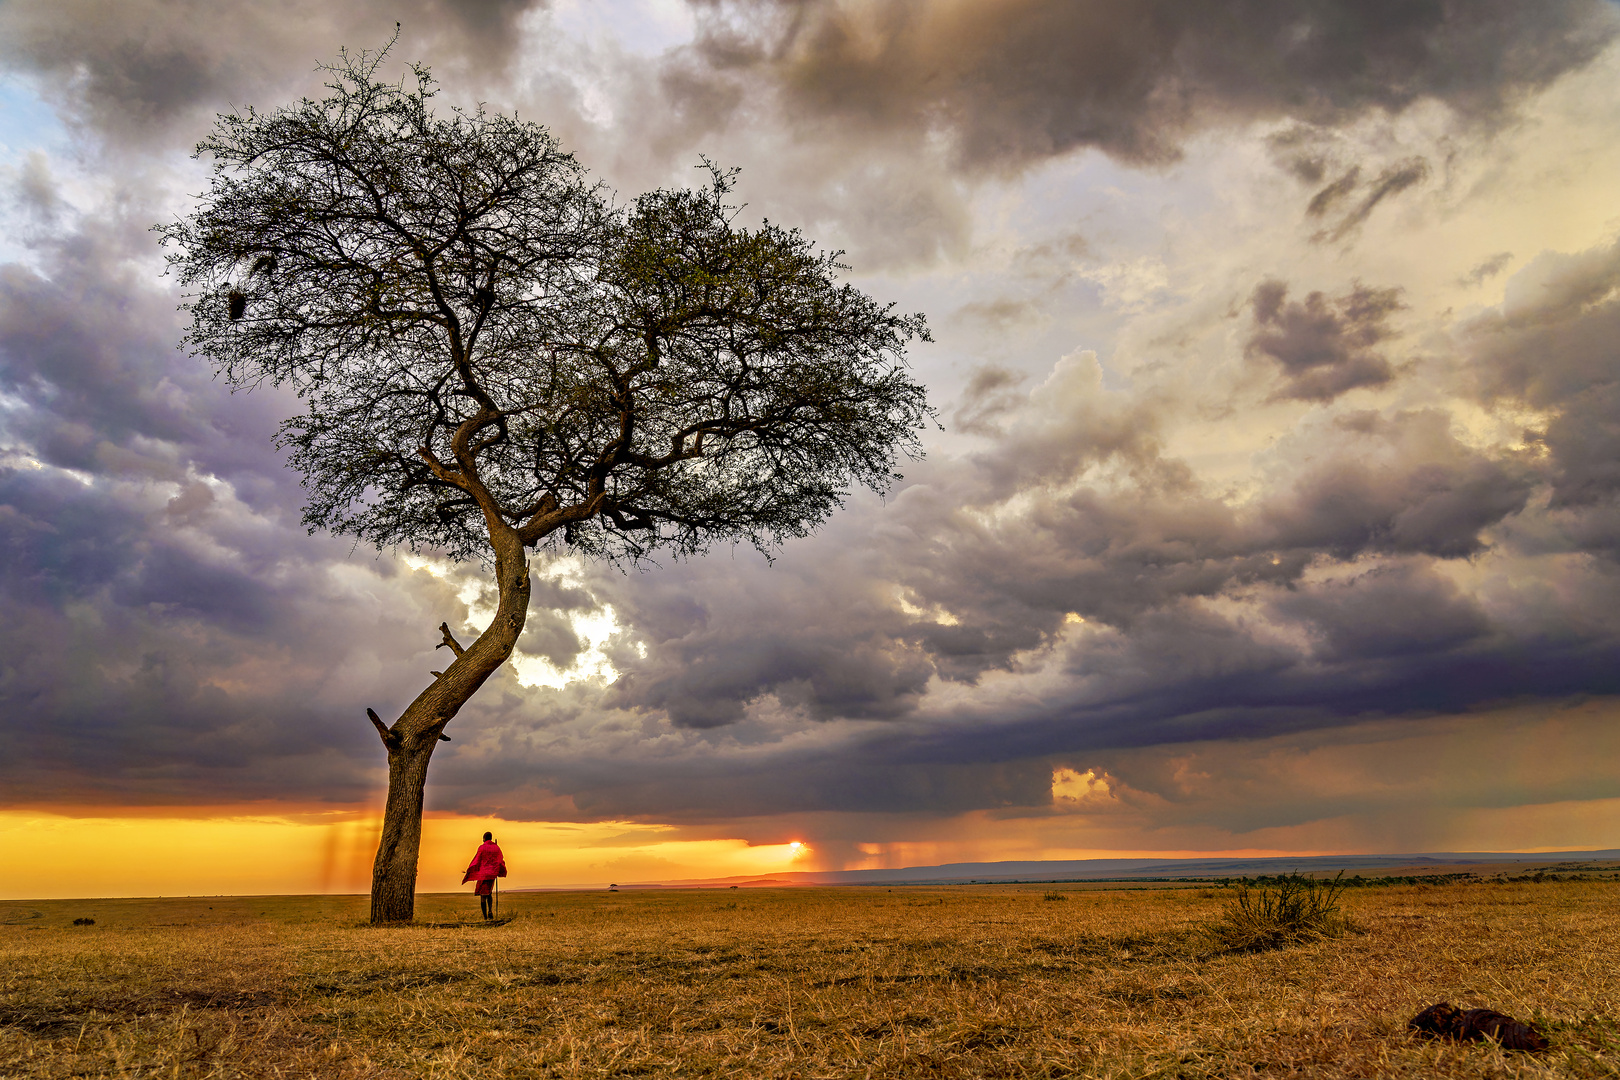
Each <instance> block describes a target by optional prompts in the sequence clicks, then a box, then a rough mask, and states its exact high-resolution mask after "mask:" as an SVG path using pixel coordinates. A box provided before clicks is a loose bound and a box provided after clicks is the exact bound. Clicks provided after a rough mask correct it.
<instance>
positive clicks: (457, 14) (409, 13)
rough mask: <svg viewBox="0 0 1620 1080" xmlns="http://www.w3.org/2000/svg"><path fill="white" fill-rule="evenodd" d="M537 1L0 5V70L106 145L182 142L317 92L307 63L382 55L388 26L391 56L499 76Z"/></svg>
mask: <svg viewBox="0 0 1620 1080" xmlns="http://www.w3.org/2000/svg"><path fill="white" fill-rule="evenodd" d="M543 3H544V0H403V2H395V3H390V4H383V3H376V2H372V0H355V2H347V3H338V4H327V3H312V2H308V0H295V2H292V3H284V4H251V3H242V2H214V0H137V2H134V3H120V4H104V3H99V2H97V0H60V2H57V0H18V2H15V3H8V4H6V5H5V6H4V7H3V8H0V64H3V65H4V66H6V67H8V68H10V69H12V70H15V71H25V72H29V73H31V74H34V75H38V76H41V77H43V78H44V79H45V81H46V85H47V86H50V87H53V88H55V89H56V90H57V91H58V93H59V94H60V95H61V98H62V100H64V101H65V102H67V103H69V104H70V105H71V106H72V107H73V108H75V109H76V110H77V111H78V112H79V113H80V115H81V118H82V119H83V120H84V121H86V122H88V123H90V124H91V125H93V126H94V127H95V128H96V129H97V130H98V131H99V132H100V133H101V134H102V135H103V136H105V137H108V138H111V139H112V140H114V141H115V142H119V143H139V142H142V141H145V140H151V139H162V138H163V137H164V136H165V135H166V134H170V133H172V132H173V131H175V130H176V129H179V130H180V134H181V138H182V139H185V140H190V139H192V138H194V137H195V132H194V131H193V130H191V129H192V128H193V127H194V126H195V124H196V122H197V120H198V119H200V118H206V117H207V116H209V115H210V114H212V113H214V112H218V111H223V110H225V109H226V108H227V107H229V106H231V105H238V106H240V105H248V104H255V103H261V102H262V101H263V99H264V96H265V95H270V96H272V98H273V99H274V100H277V101H279V99H280V98H281V97H282V96H284V95H285V94H286V93H287V92H289V91H291V90H295V89H296V90H307V89H311V88H313V87H315V86H318V85H319V76H318V75H317V74H316V73H315V72H314V71H313V68H314V66H315V64H316V63H317V62H319V61H323V60H328V59H330V58H331V57H332V56H333V55H334V54H335V53H336V52H337V50H338V48H339V47H348V48H350V49H376V48H380V47H381V46H382V45H383V44H385V43H386V42H387V41H388V40H389V38H390V37H391V36H392V35H393V33H394V24H395V22H396V21H398V22H400V23H402V24H403V27H404V29H403V34H402V37H401V41H400V43H399V46H398V47H397V49H398V51H397V53H396V58H404V59H414V58H416V57H417V56H420V55H423V54H432V55H434V56H436V57H438V58H439V60H440V62H441V63H442V64H444V65H445V66H447V67H449V68H451V69H452V70H460V71H463V72H465V73H466V74H468V75H472V76H475V77H481V78H484V79H488V78H490V77H491V76H498V75H499V74H501V73H502V72H503V70H504V68H505V65H506V63H507V62H508V61H509V60H510V59H511V57H512V50H513V48H514V46H515V44H516V41H517V40H518V35H517V34H516V33H515V24H516V20H517V19H518V17H519V16H521V15H522V14H523V13H524V12H525V11H527V10H529V9H530V8H532V7H537V6H543ZM198 114H201V117H199V115H198Z"/></svg>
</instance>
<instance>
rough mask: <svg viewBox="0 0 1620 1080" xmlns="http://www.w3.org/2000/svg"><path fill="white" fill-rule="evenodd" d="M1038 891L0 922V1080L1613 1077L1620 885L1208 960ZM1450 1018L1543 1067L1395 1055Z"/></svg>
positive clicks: (1374, 915) (5, 910)
mask: <svg viewBox="0 0 1620 1080" xmlns="http://www.w3.org/2000/svg"><path fill="white" fill-rule="evenodd" d="M1052 891H1054V890H1052V889H1051V888H1050V887H1049V886H1032V887H1024V888H1018V887H960V888H949V889H946V888H940V889H920V888H907V889H895V890H894V891H892V892H889V891H885V890H883V889H815V890H801V891H758V892H754V891H743V890H738V891H720V892H710V891H704V892H678V893H677V892H669V893H656V892H628V893H621V894H605V893H597V894H586V893H572V894H559V893H553V894H529V895H524V896H519V897H517V898H513V897H510V896H509V897H505V898H503V903H504V905H505V906H507V907H509V908H510V909H511V910H512V912H513V913H514V914H515V915H516V916H517V917H516V919H515V920H514V921H513V922H512V923H511V924H510V925H507V926H504V927H499V928H496V929H486V928H482V927H477V928H468V929H422V928H401V929H387V930H373V929H370V928H367V927H364V926H363V925H360V923H359V920H360V919H361V918H362V917H363V914H364V910H365V901H364V900H363V899H362V898H358V897H354V898H350V897H341V898H278V899H259V900H255V899H215V900H161V901H154V900H147V901H50V902H34V903H0V954H3V955H0V1025H3V1027H0V1076H5V1077H18V1076H27V1077H68V1076H76V1077H101V1076H106V1077H130V1078H134V1077H158V1076H162V1077H207V1076H220V1077H236V1076H251V1077H368V1078H371V1077H395V1076H397V1077H542V1076H544V1077H575V1076H580V1077H587V1076H589V1077H598V1076H632V1075H646V1076H739V1077H778V1076H779V1077H789V1076H791V1077H806V1078H809V1077H856V1076H859V1077H865V1076H870V1077H882V1078H888V1077H958V1076H959V1077H980V1076H986V1077H1062V1076H1084V1077H1144V1078H1145V1077H1206V1076H1208V1077H1215V1076H1220V1077H1245V1076H1257V1075H1263V1076H1286V1075H1299V1076H1322V1077H1368V1076H1412V1077H1448V1078H1449V1077H1507V1076H1573V1077H1598V1076H1615V1075H1617V1074H1620V1026H1617V1024H1616V1022H1615V1020H1614V1019H1613V1018H1614V1017H1615V1016H1616V1015H1617V1014H1620V962H1617V961H1620V904H1617V901H1620V885H1616V884H1600V883H1593V882H1547V883H1544V884H1536V883H1517V884H1478V885H1445V886H1438V887H1435V886H1427V885H1416V886H1399V887H1392V888H1369V889H1358V890H1352V891H1351V892H1349V893H1347V894H1346V895H1345V896H1344V898H1343V901H1342V902H1343V905H1344V907H1345V909H1346V912H1347V914H1348V915H1349V916H1350V917H1351V919H1352V920H1353V921H1354V923H1355V924H1356V925H1357V926H1358V927H1360V928H1361V932H1360V933H1355V934H1350V935H1348V936H1345V937H1339V938H1330V939H1322V940H1317V941H1313V942H1309V943H1307V944H1303V945H1300V946H1296V947H1292V948H1287V949H1281V950H1277V951H1272V952H1264V953H1257V954H1252V955H1223V956H1206V955H1204V954H1205V952H1206V951H1207V950H1206V949H1205V947H1204V938H1203V935H1202V930H1201V928H1202V927H1204V926H1205V925H1207V924H1208V923H1210V922H1211V921H1213V920H1216V919H1218V918H1219V917H1220V915H1221V913H1222V911H1223V907H1224V904H1223V898H1222V894H1221V893H1217V892H1216V891H1215V890H1198V889H1151V890H1150V889H1142V890H1123V889H1117V888H1116V889H1086V888H1079V887H1076V888H1072V889H1071V888H1067V887H1066V888H1063V889H1062V890H1059V891H1062V892H1063V893H1065V894H1066V895H1067V897H1068V902H1066V903H1048V902H1046V901H1045V894H1046V893H1048V892H1052ZM1225 895H1226V896H1228V897H1229V896H1230V894H1229V893H1227V894H1225ZM420 907H421V908H422V909H423V910H422V911H421V913H420V918H422V919H423V920H425V921H445V920H449V919H452V918H455V917H457V916H458V915H461V916H465V915H466V914H470V913H472V912H474V911H475V910H476V909H475V908H474V906H473V903H472V902H471V898H470V897H427V898H424V900H423V903H422V904H421V905H420ZM36 912H37V913H38V914H37V916H35V915H34V914H33V913H36ZM75 918H94V919H95V920H96V921H95V924H94V925H93V926H77V927H76V926H73V925H72V922H73V920H74V919H75ZM1442 998H1446V999H1449V1000H1451V1001H1453V1002H1457V1003H1461V1004H1467V1005H1490V1006H1493V1007H1495V1008H1498V1009H1501V1010H1503V1011H1505V1012H1508V1013H1511V1014H1513V1015H1514V1016H1517V1017H1519V1018H1520V1019H1524V1020H1533V1021H1535V1022H1536V1023H1537V1024H1538V1025H1539V1026H1541V1027H1542V1029H1543V1030H1544V1031H1546V1032H1547V1034H1548V1035H1550V1036H1551V1038H1552V1042H1553V1049H1552V1051H1551V1052H1550V1053H1548V1054H1545V1055H1537V1056H1531V1055H1526V1054H1518V1053H1512V1052H1503V1051H1501V1050H1499V1049H1496V1048H1495V1047H1494V1046H1491V1045H1470V1046H1457V1045H1450V1044H1443V1043H1433V1042H1427V1041H1424V1040H1421V1039H1417V1038H1414V1037H1412V1036H1410V1035H1408V1034H1407V1032H1406V1031H1405V1029H1404V1024H1405V1021H1406V1019H1407V1018H1408V1017H1410V1016H1411V1015H1413V1014H1414V1013H1416V1012H1417V1011H1418V1009H1419V1008H1420V1007H1422V1006H1424V1005H1426V1004H1429V1003H1431V1002H1434V1001H1438V1000H1440V999H1442Z"/></svg>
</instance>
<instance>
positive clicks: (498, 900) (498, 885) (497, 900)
mask: <svg viewBox="0 0 1620 1080" xmlns="http://www.w3.org/2000/svg"><path fill="white" fill-rule="evenodd" d="M495 917H496V918H497V919H498V918H500V917H501V879H500V878H496V879H495Z"/></svg>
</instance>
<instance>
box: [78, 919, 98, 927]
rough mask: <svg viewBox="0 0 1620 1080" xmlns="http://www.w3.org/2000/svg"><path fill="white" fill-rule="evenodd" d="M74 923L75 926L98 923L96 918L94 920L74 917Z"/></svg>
mask: <svg viewBox="0 0 1620 1080" xmlns="http://www.w3.org/2000/svg"><path fill="white" fill-rule="evenodd" d="M73 925H74V926H94V925H96V920H94V919H74V920H73Z"/></svg>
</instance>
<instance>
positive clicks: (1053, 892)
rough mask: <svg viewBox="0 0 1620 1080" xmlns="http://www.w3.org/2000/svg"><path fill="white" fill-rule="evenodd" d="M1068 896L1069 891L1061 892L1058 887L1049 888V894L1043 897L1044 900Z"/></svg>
mask: <svg viewBox="0 0 1620 1080" xmlns="http://www.w3.org/2000/svg"><path fill="white" fill-rule="evenodd" d="M1068 898H1069V894H1068V893H1060V892H1058V891H1057V890H1056V889H1051V890H1048V892H1047V894H1046V895H1045V896H1044V897H1042V899H1043V900H1067V899H1068Z"/></svg>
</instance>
